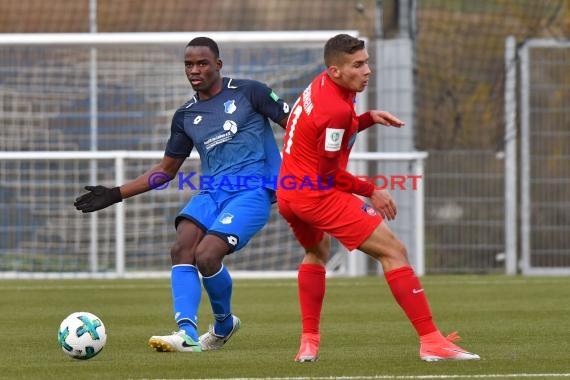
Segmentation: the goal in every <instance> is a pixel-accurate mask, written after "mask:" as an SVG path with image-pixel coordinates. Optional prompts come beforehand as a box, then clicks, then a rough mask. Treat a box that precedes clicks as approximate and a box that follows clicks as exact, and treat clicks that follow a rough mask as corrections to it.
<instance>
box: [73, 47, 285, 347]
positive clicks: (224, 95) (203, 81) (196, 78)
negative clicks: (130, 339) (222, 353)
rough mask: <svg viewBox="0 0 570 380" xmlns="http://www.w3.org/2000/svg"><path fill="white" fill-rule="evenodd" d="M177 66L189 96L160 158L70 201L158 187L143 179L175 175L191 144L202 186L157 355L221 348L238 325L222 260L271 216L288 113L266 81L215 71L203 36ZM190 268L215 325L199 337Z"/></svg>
mask: <svg viewBox="0 0 570 380" xmlns="http://www.w3.org/2000/svg"><path fill="white" fill-rule="evenodd" d="M184 65H185V72H186V76H187V77H188V80H189V81H190V84H191V86H192V88H193V90H194V91H196V94H195V95H194V96H193V97H192V99H190V100H189V101H188V102H187V103H186V104H184V105H183V106H182V107H180V108H179V109H178V110H177V111H176V112H175V114H174V117H173V118H172V125H171V132H170V138H169V140H168V143H167V145H166V149H165V153H164V157H163V158H162V161H161V162H160V163H158V164H157V165H155V166H153V167H152V168H150V169H149V170H147V171H146V172H145V173H144V174H142V175H140V176H139V177H138V178H136V179H134V180H132V181H130V182H127V183H125V184H123V185H122V186H120V187H114V188H107V187H104V186H100V185H99V186H86V187H85V189H86V190H87V191H88V193H86V194H83V195H81V196H80V197H78V198H77V199H76V201H75V207H76V208H77V209H78V210H81V211H82V212H93V211H97V210H100V209H103V208H105V207H108V206H110V205H112V204H114V203H117V202H121V201H122V200H123V199H126V198H130V197H132V196H135V195H137V194H141V193H144V192H146V191H149V190H151V189H152V188H153V186H154V187H155V186H158V185H160V184H157V183H155V184H153V183H152V181H151V178H152V177H153V175H154V174H155V173H165V174H166V177H167V178H164V182H166V181H170V180H172V179H174V178H175V177H176V174H177V172H178V170H179V168H180V167H181V165H182V163H183V162H184V160H185V159H186V158H187V157H188V156H189V155H190V152H191V151H192V149H193V148H194V147H196V149H197V150H198V153H199V154H200V161H201V166H202V175H203V176H208V178H209V180H208V181H207V183H208V186H207V188H204V189H201V191H200V192H199V193H197V194H196V195H194V196H193V197H192V199H191V200H190V202H188V204H187V205H186V206H185V207H184V208H183V209H182V211H180V213H179V214H178V216H177V217H176V220H175V226H176V241H175V242H174V244H173V246H172V248H171V252H170V254H171V259H172V269H171V285H172V298H173V308H174V319H175V320H176V323H177V324H178V326H179V331H178V332H174V333H172V334H171V335H165V336H152V337H151V338H150V340H149V345H150V346H151V347H152V348H154V349H155V350H157V351H163V352H177V351H178V352H200V351H202V350H215V349H219V348H221V347H222V346H223V345H224V344H225V343H226V342H227V341H228V340H229V339H230V338H231V337H232V335H233V334H234V333H235V332H236V331H238V330H239V328H240V323H241V322H240V320H239V318H238V317H236V316H235V315H233V314H232V310H231V297H232V278H231V277H230V274H229V272H228V270H227V268H226V267H225V266H224V265H223V259H224V257H225V256H226V255H227V254H230V253H232V252H235V251H238V250H239V249H241V248H243V247H244V246H245V245H246V244H247V243H248V241H249V240H250V239H251V238H252V237H253V236H254V235H255V234H256V233H257V232H258V231H259V230H261V228H262V227H263V226H264V225H265V224H266V223H267V221H268V220H269V215H270V211H271V204H272V203H273V202H275V187H276V186H277V183H276V182H277V181H276V178H277V176H278V174H279V167H280V165H281V157H280V154H279V148H278V147H277V144H276V142H275V137H274V136H273V131H272V129H271V126H270V123H269V119H271V120H273V121H274V122H276V123H278V124H279V125H280V126H282V127H283V128H285V125H286V123H287V117H288V114H289V106H288V105H287V103H285V102H284V101H283V100H282V99H280V98H279V97H278V96H277V95H276V94H275V92H273V91H272V90H271V89H270V88H269V87H267V86H266V85H265V84H263V83H260V82H257V81H254V80H245V79H232V78H226V77H222V75H221V73H220V70H221V69H222V61H221V60H220V54H219V49H218V45H217V44H216V42H215V41H213V40H212V39H210V38H208V37H197V38H195V39H193V40H192V41H190V42H189V43H188V45H187V46H186V50H185V53H184ZM244 178H247V181H244V180H243V179H244ZM149 182H150V183H149ZM198 272H199V273H200V274H201V275H202V284H203V285H204V288H205V289H206V292H207V293H208V296H209V299H210V304H211V307H212V312H213V314H214V324H213V325H211V326H210V328H209V330H208V332H206V333H205V334H203V335H201V336H199V335H198V331H197V330H198V320H197V314H198V307H199V305H200V298H201V292H202V288H201V283H200V277H199V273H198Z"/></svg>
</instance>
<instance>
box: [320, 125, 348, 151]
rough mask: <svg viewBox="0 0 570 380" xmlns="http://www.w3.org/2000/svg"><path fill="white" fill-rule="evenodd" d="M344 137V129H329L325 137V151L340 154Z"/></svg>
mask: <svg viewBox="0 0 570 380" xmlns="http://www.w3.org/2000/svg"><path fill="white" fill-rule="evenodd" d="M342 136H344V129H336V128H327V129H326V137H325V151H327V152H338V151H339V150H340V146H341V145H342Z"/></svg>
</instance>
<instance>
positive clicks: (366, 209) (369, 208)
mask: <svg viewBox="0 0 570 380" xmlns="http://www.w3.org/2000/svg"><path fill="white" fill-rule="evenodd" d="M362 211H364V212H365V213H367V214H368V215H370V216H376V210H374V208H373V207H372V206H370V205H369V204H366V203H365V204H363V205H362Z"/></svg>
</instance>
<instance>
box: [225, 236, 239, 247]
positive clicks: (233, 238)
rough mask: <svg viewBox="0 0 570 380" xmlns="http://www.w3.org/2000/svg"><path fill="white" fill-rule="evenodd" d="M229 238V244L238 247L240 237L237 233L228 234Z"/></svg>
mask: <svg viewBox="0 0 570 380" xmlns="http://www.w3.org/2000/svg"><path fill="white" fill-rule="evenodd" d="M227 240H228V244H229V245H231V246H232V247H234V248H235V247H236V246H237V245H238V241H239V239H238V237H237V236H235V235H228V236H227Z"/></svg>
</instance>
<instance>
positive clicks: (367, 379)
mask: <svg viewBox="0 0 570 380" xmlns="http://www.w3.org/2000/svg"><path fill="white" fill-rule="evenodd" d="M524 377H533V378H537V377H545V378H547V377H570V373H503V374H501V373H496V374H481V375H374V376H300V377H220V378H199V379H192V378H182V379H174V380H230V379H231V380H376V379H378V380H381V379H493V378H494V379H501V378H524ZM143 380H151V379H143ZM152 380H166V379H152ZM170 380H173V379H170Z"/></svg>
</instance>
